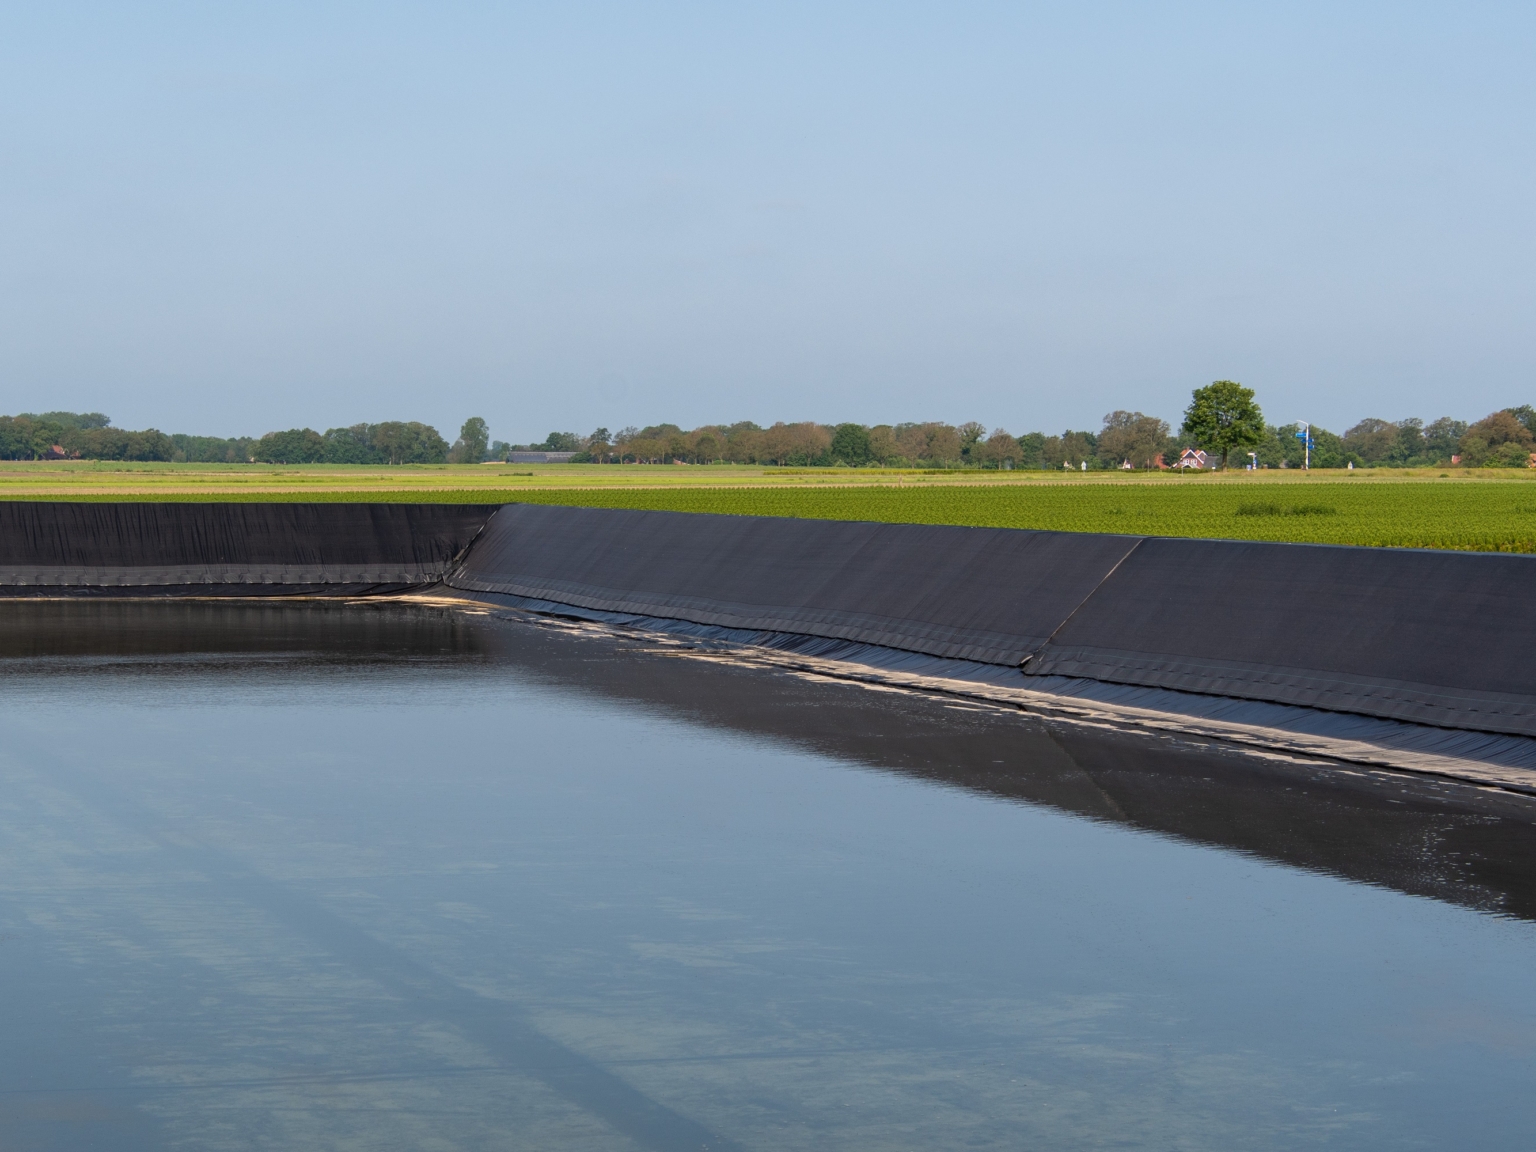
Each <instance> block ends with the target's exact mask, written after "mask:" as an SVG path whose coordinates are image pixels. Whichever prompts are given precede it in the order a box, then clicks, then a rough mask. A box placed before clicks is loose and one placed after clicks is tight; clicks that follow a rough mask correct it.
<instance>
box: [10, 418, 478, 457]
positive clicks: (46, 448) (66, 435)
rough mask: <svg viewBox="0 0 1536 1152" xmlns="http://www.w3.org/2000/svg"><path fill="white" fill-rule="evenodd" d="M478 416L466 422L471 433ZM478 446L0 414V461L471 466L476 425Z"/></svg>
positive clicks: (401, 425)
mask: <svg viewBox="0 0 1536 1152" xmlns="http://www.w3.org/2000/svg"><path fill="white" fill-rule="evenodd" d="M477 420H478V418H472V419H471V420H470V421H469V422H468V423H466V424H465V428H466V430H469V431H470V432H471V434H472V435H473V432H474V425H475V424H476V421H477ZM478 427H479V432H480V440H479V442H478V447H477V448H476V447H474V446H473V445H472V447H471V448H470V449H468V450H466V449H463V447H462V441H461V443H460V444H459V445H455V447H454V448H450V447H449V446H448V444H447V442H446V441H444V440H443V438H442V436H440V435H439V434H438V431H437V429H436V428H433V427H432V426H431V425H429V424H420V423H417V422H416V421H414V420H387V421H384V422H383V423H380V424H353V425H351V426H350V427H347V428H330V429H327V430H326V431H325V432H324V433H321V432H316V431H315V430H314V429H313V428H290V429H288V430H287V431H286V432H268V433H267V434H266V435H265V436H260V437H252V436H235V437H231V438H228V439H225V438H223V437H219V436H187V435H182V434H172V435H167V434H166V433H164V432H161V431H159V430H158V429H154V428H148V429H145V430H144V431H142V432H131V431H128V430H126V429H122V428H113V427H112V422H111V420H110V419H108V418H107V417H106V416H105V415H103V414H102V413H100V412H43V413H40V414H38V413H30V412H24V413H22V414H21V415H19V416H0V459H3V460H46V459H49V458H65V459H79V460H160V461H168V462H185V463H196V464H223V463H229V464H246V463H253V462H254V463H263V464H442V463H444V462H445V461H448V460H450V459H451V458H453V454H454V452H455V451H456V450H457V451H459V452H460V455H461V456H464V457H465V458H468V457H469V456H470V455H471V453H472V454H473V457H474V459H475V460H482V459H484V458H485V456H486V450H485V443H484V429H485V421H483V420H479V421H478Z"/></svg>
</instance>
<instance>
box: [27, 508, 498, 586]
mask: <svg viewBox="0 0 1536 1152" xmlns="http://www.w3.org/2000/svg"><path fill="white" fill-rule="evenodd" d="M496 507H497V506H496V505H469V504H362V503H356V504H297V503H282V504H264V503H218V504H180V503H135V504H130V503H121V504H120V503H111V504H108V503H100V504H97V503H72V502H58V503H31V502H27V503H23V502H19V501H17V502H0V596H8V597H17V596H49V597H53V596H113V595H116V596H154V595H174V596H188V595H202V596H272V595H310V596H314V595H328V596H338V595H348V596H355V595H367V594H370V593H381V592H399V591H406V590H410V589H414V588H421V587H425V586H427V585H430V584H433V583H436V582H437V581H438V580H440V579H441V578H442V576H443V573H444V572H445V571H446V570H447V569H448V568H449V567H450V566H451V565H452V564H453V563H454V562H455V561H456V560H457V559H459V558H460V557H461V556H462V555H463V553H464V550H465V549H466V548H467V547H468V546H469V543H470V541H471V540H473V539H474V538H475V536H476V534H477V533H479V531H480V530H481V529H482V528H483V527H484V525H485V523H486V521H487V520H488V519H489V518H490V516H491V514H492V513H493V512H494V511H495V510H496Z"/></svg>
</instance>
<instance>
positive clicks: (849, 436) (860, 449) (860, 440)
mask: <svg viewBox="0 0 1536 1152" xmlns="http://www.w3.org/2000/svg"><path fill="white" fill-rule="evenodd" d="M828 452H829V453H830V454H831V456H832V461H833V463H835V464H851V465H853V466H854V467H855V468H857V467H858V466H859V465H860V464H868V463H869V458H870V450H869V429H868V428H866V427H864V425H862V424H839V425H838V426H837V427H836V428H835V429H834V430H833V432H832V447H831V448H830V449H828Z"/></svg>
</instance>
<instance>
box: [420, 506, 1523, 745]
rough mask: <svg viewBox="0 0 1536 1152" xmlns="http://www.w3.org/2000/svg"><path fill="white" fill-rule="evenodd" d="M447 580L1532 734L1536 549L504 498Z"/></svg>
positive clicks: (1065, 672)
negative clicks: (799, 516)
mask: <svg viewBox="0 0 1536 1152" xmlns="http://www.w3.org/2000/svg"><path fill="white" fill-rule="evenodd" d="M446 582H447V583H448V584H449V586H451V587H453V588H456V589H460V590H463V591H467V592H473V593H481V594H494V595H500V596H508V597H519V598H524V599H527V600H530V601H543V602H546V603H549V604H552V605H566V606H569V607H573V608H580V609H586V610H589V611H596V612H603V613H611V614H617V615H618V616H623V615H625V614H630V615H633V616H635V617H637V618H639V617H645V618H650V619H668V620H677V621H684V622H688V623H691V624H694V625H699V626H711V627H721V628H728V629H736V630H743V631H745V632H758V633H764V634H768V633H775V634H788V635H795V636H800V637H810V638H822V639H829V640H843V641H856V642H859V643H862V644H868V645H875V646H880V647H883V648H887V649H898V650H902V651H906V652H915V653H922V654H925V655H928V656H936V657H943V658H948V659H960V660H966V661H971V662H975V663H979V664H984V665H1001V666H1005V667H1012V668H1020V667H1022V670H1023V674H1024V675H1025V676H1027V677H1031V678H1036V677H1038V678H1046V679H1047V680H1049V681H1050V682H1052V683H1060V684H1065V683H1069V682H1097V683H1108V684H1118V685H1133V686H1138V687H1141V688H1155V689H1168V690H1173V691H1176V692H1178V693H1182V694H1188V695H1190V696H1204V697H1224V698H1236V699H1239V700H1247V701H1255V702H1262V703H1265V704H1270V705H1291V706H1304V707H1306V708H1309V709H1323V710H1328V711H1331V712H1338V713H1353V714H1357V715H1361V716H1370V717H1379V718H1385V719H1391V720H1397V721H1406V722H1409V723H1411V724H1413V725H1416V726H1433V727H1439V728H1449V729H1464V730H1467V731H1472V732H1481V733H1505V734H1511V735H1518V736H1522V737H1526V736H1536V656H1533V653H1536V557H1529V556H1515V555H1500V554H1483V553H1463V552H1430V551H1413V550H1405V549H1378V548H1348V547H1330V546H1317V545H1295V544H1255V543H1248V542H1242V541H1225V540H1170V539H1154V538H1143V537H1131V536H1105V535H1093V534H1088V533H1082V534H1079V533H1053V532H1022V531H1010V530H1007V529H979V528H949V527H933V526H925V525H907V524H864V523H850V522H843V521H816V520H792V519H778V518H766V517H747V516H711V515H702V514H697V513H677V512H638V511H628V510H617V509H592V508H563V507H550V506H541V505H509V506H507V507H506V508H504V509H502V510H501V511H500V512H498V513H497V514H496V515H495V516H494V517H493V518H492V519H491V521H490V523H489V524H488V525H487V526H486V530H485V532H484V534H483V536H482V537H481V539H480V540H479V541H477V543H476V545H475V547H474V548H473V549H472V550H471V551H470V553H469V554H468V556H467V557H466V559H465V562H464V564H463V565H462V566H461V567H459V568H458V569H456V570H455V571H454V572H452V573H451V574H450V575H449V577H448V578H447V581H446ZM1045 682H1046V681H1045V680H1042V681H1041V686H1042V687H1044V685H1045Z"/></svg>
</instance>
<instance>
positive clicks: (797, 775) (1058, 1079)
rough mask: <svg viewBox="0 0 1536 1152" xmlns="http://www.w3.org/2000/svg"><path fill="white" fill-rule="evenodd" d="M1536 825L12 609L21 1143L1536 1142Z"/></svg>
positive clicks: (209, 617) (1024, 722)
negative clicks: (1534, 918) (1535, 829)
mask: <svg viewBox="0 0 1536 1152" xmlns="http://www.w3.org/2000/svg"><path fill="white" fill-rule="evenodd" d="M1533 828H1536V805H1533V804H1531V803H1528V802H1526V801H1523V800H1520V799H1518V798H1512V797H1504V796H1500V795H1498V794H1493V793H1487V792H1482V791H1479V790H1475V789H1464V788H1457V787H1454V786H1450V785H1435V784H1427V783H1420V782H1415V781H1412V780H1408V779H1405V778H1401V777H1393V776H1389V775H1385V774H1369V773H1358V772H1355V773H1347V774H1344V773H1340V772H1338V771H1337V770H1336V769H1320V768H1318V767H1317V766H1308V765H1301V764H1294V763H1289V762H1285V761H1278V760H1267V759H1262V758H1257V757H1251V756H1245V755H1242V754H1239V753H1236V752H1232V751H1224V750H1222V749H1219V748H1208V747H1200V746H1196V745H1189V744H1181V743H1179V742H1176V741H1171V740H1167V739H1161V740H1152V739H1147V738H1142V737H1134V736H1128V735H1123V734H1115V733H1111V732H1093V731H1086V730H1074V729H1070V728H1065V727H1061V726H1054V727H1049V726H1045V725H1042V724H1040V723H1039V722H1037V721H1034V720H1031V719H1029V718H1027V717H1023V716H1020V715H1018V714H1015V713H1008V712H1004V711H1001V710H993V709H982V708H973V707H966V706H959V705H955V704H953V703H950V704H946V703H945V702H944V701H942V700H937V699H931V698H925V697H918V696H911V695H905V694H900V693H895V692H881V691H873V690H869V689H865V688H859V687H853V686H849V685H843V684H833V683H826V682H815V681H809V680H804V679H797V678H794V677H791V676H787V675H784V674H782V673H774V672H768V671H762V670H753V669H745V668H737V667H731V666H727V665H723V664H720V663H718V662H709V661H704V660H700V659H697V658H690V657H686V656H680V655H678V654H676V653H675V652H668V651H658V650H656V649H654V648H652V647H650V646H648V645H646V644H644V643H640V642H637V641H634V640H622V639H620V640H615V639H612V638H601V637H592V636H580V635H572V634H569V633H566V632H562V631H559V630H554V629H551V628H548V627H537V626H532V625H529V624H526V623H517V622H509V621H504V620H497V619H494V618H489V617H483V618H471V617H465V616H461V615H455V614H453V613H450V612H446V611H437V610H429V609H406V608H398V607H396V608H385V607H355V608H347V607H340V606H330V607H302V606H287V607H270V606H268V607H261V606H249V605H247V606H239V605H228V604H226V605H218V604H201V605H199V604H166V605H158V606H157V605H141V604H115V605H114V604H110V603H106V604H78V605H45V604H33V605H16V604H0V1036H3V1043H0V1148H7V1149H10V1148H60V1149H79V1148H91V1147H99V1148H112V1149H137V1148H145V1149H149V1148H156V1149H158V1148H172V1147H175V1148H199V1149H203V1148H206V1149H225V1148H229V1149H246V1148H304V1149H330V1148H337V1149H340V1148H348V1149H352V1148H357V1149H394V1148H400V1149H417V1148H432V1149H461V1148H462V1149H471V1148H472V1149H491V1148H495V1149H501V1148H536V1149H555V1150H561V1149H701V1148H710V1149H795V1148H804V1149H932V1148H1009V1149H1014V1148H1051V1149H1076V1148H1084V1149H1089V1148H1092V1149H1099V1148H1111V1147H1113V1148H1156V1149H1166V1148H1176V1149H1246V1148H1312V1147H1336V1148H1349V1149H1361V1148H1500V1149H1502V1148H1510V1149H1516V1148H1527V1147H1531V1146H1532V1144H1533V1139H1536V1091H1533V1088H1536V1077H1533V1074H1536V924H1533V917H1536V836H1533V835H1532V830H1533Z"/></svg>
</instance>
